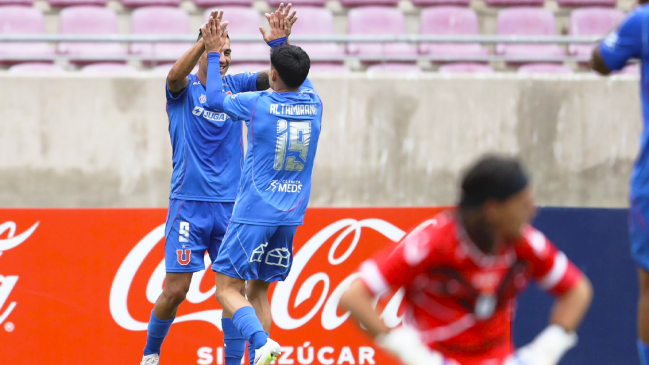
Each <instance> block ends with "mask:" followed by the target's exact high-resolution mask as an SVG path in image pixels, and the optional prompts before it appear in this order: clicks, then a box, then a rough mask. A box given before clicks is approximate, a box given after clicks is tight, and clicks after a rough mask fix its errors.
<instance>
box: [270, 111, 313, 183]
mask: <svg viewBox="0 0 649 365" xmlns="http://www.w3.org/2000/svg"><path fill="white" fill-rule="evenodd" d="M277 134H278V136H277V144H276V145H275V165H274V168H275V170H277V171H281V170H286V171H302V170H304V163H306V158H307V155H308V154H309V142H310V141H311V121H308V120H307V121H303V120H294V121H290V122H289V121H286V120H284V119H280V120H278V121H277ZM287 147H288V150H289V151H293V152H299V156H300V160H302V161H303V162H304V163H302V162H300V161H298V159H297V158H296V157H295V156H288V158H286V148H287ZM284 161H286V163H285V162H284Z"/></svg>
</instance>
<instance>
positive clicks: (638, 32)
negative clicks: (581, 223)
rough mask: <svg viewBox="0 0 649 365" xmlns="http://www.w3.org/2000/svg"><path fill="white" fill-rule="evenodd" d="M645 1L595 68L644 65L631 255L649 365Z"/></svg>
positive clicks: (611, 38)
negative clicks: (637, 62) (633, 62)
mask: <svg viewBox="0 0 649 365" xmlns="http://www.w3.org/2000/svg"><path fill="white" fill-rule="evenodd" d="M646 3H647V1H646V0H644V1H641V2H640V6H638V7H636V8H635V9H634V10H633V11H632V12H631V13H630V14H629V15H628V17H627V18H626V19H625V20H624V22H622V24H621V25H620V26H619V28H618V29H617V30H616V31H614V32H613V33H611V34H609V35H608V36H607V37H606V38H605V39H604V40H603V41H602V42H601V43H600V44H599V46H597V47H596V48H595V50H594V51H593V56H592V60H591V66H592V68H593V69H594V70H595V71H597V72H599V73H600V74H602V75H608V74H610V73H611V71H617V70H621V69H622V68H623V67H624V66H625V65H626V63H627V62H628V61H629V60H630V59H639V60H640V61H641V62H642V78H641V81H640V97H641V99H642V108H643V120H644V123H643V124H644V128H643V132H642V136H641V140H640V155H639V156H638V159H637V160H636V162H635V166H634V168H633V173H632V174H631V192H630V201H631V207H630V214H629V216H630V220H629V234H630V237H631V253H632V255H633V258H634V259H635V261H636V263H637V265H638V276H639V280H640V300H639V303H638V336H639V339H638V351H639V354H640V361H641V363H642V364H643V365H649V226H648V225H647V223H648V222H649V128H648V127H649V126H648V124H649V100H647V97H649V95H648V94H647V92H648V91H649V90H648V89H647V88H648V87H649V5H646Z"/></svg>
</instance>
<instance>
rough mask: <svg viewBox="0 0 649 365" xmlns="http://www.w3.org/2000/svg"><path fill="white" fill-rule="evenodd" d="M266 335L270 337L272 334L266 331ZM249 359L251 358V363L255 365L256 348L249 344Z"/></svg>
mask: <svg viewBox="0 0 649 365" xmlns="http://www.w3.org/2000/svg"><path fill="white" fill-rule="evenodd" d="M266 336H268V337H270V334H269V333H268V332H266ZM248 359H250V365H255V364H254V361H255V348H254V347H253V346H250V345H249V346H248Z"/></svg>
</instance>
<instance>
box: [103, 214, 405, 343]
mask: <svg viewBox="0 0 649 365" xmlns="http://www.w3.org/2000/svg"><path fill="white" fill-rule="evenodd" d="M363 229H371V230H374V231H376V232H377V233H379V234H380V235H382V236H384V237H385V238H387V239H389V240H390V241H392V242H398V241H399V240H401V239H402V238H403V236H404V235H405V232H404V231H403V230H401V229H400V228H399V227H396V226H395V225H393V224H392V223H390V222H387V221H385V220H382V219H363V220H356V219H342V220H339V221H336V222H334V223H331V224H330V225H328V226H326V227H325V228H323V229H322V230H320V231H319V232H317V233H316V234H315V235H313V236H312V237H311V238H310V239H308V240H307V242H306V243H305V244H304V245H303V246H302V247H301V248H300V249H299V250H298V251H297V252H296V253H295V255H294V258H293V266H292V269H291V273H290V275H289V276H288V278H287V280H286V281H284V282H281V283H279V284H277V287H276V288H275V290H274V292H273V294H272V298H271V313H272V317H273V322H274V323H275V325H277V326H278V327H279V328H282V329H287V330H290V329H295V328H299V327H301V326H303V325H305V324H306V323H309V322H310V321H312V320H314V319H315V318H316V317H317V316H318V314H320V315H319V320H320V323H321V326H322V328H323V329H326V330H333V329H336V328H338V327H339V326H341V325H342V324H343V323H344V322H345V321H346V320H347V319H348V317H349V314H348V313H345V314H342V315H339V314H338V313H337V308H338V304H339V301H340V297H341V296H342V294H343V292H344V291H345V290H346V289H347V288H348V286H349V285H350V284H351V282H352V281H353V280H354V279H355V278H357V277H358V274H356V273H353V270H354V269H355V268H351V267H349V268H345V270H349V272H350V274H349V275H348V276H347V277H346V278H345V279H344V280H342V281H340V282H339V283H337V285H336V283H333V282H332V280H331V279H330V276H329V274H328V273H327V272H330V271H329V270H336V269H337V268H336V266H339V265H341V264H343V263H344V262H345V261H347V260H348V258H349V257H350V256H351V255H352V254H353V253H354V251H355V250H356V249H357V247H358V246H359V244H360V243H361V234H362V232H363ZM164 232H165V225H164V224H162V225H160V226H158V227H156V228H155V229H153V230H152V231H151V232H150V233H149V234H147V235H146V236H145V237H144V238H142V239H141V240H140V241H139V242H138V243H137V244H136V245H135V247H133V249H132V250H131V251H130V252H129V254H128V255H127V256H126V258H125V259H124V261H123V262H122V264H121V265H120V267H119V269H118V270H117V274H116V275H115V278H114V280H113V284H112V287H111V291H110V299H109V300H110V312H111V315H112V317H113V319H114V320H115V322H116V323H117V324H118V325H119V326H121V327H122V328H124V329H127V330H130V331H144V330H146V329H147V323H146V322H141V321H139V320H137V319H135V318H133V316H132V315H131V313H130V311H129V308H128V304H127V303H128V297H129V292H130V289H131V287H132V284H133V280H134V278H135V277H136V275H137V274H138V270H139V269H140V267H141V266H142V263H143V262H144V261H145V259H146V258H147V256H148V255H149V254H150V253H151V251H152V250H153V248H154V247H155V246H156V245H157V244H158V243H159V242H160V241H161V240H162V239H163V238H164ZM348 237H349V238H350V239H348ZM332 239H333V242H332V243H331V244H330V246H329V248H328V253H327V264H328V265H330V266H331V268H330V269H329V270H320V272H317V273H315V274H312V275H311V276H309V277H307V278H303V276H304V275H307V274H305V273H306V272H308V270H305V268H307V267H308V266H309V265H310V264H312V260H311V259H312V258H313V256H314V255H315V254H316V253H318V252H322V251H321V250H323V249H326V246H327V245H328V243H329V242H331V241H332ZM206 261H207V263H208V264H209V258H208V257H206ZM319 265H320V266H322V263H319ZM338 270H339V269H338ZM204 275H205V271H201V272H198V273H195V274H194V277H193V279H192V285H191V286H190V289H189V292H188V293H187V301H188V302H190V303H202V302H205V301H207V300H214V294H215V292H216V287H212V288H210V289H209V290H207V291H201V290H200V282H201V280H202V279H203V276H204ZM164 278H165V265H164V259H162V260H161V261H160V263H159V264H158V265H157V266H156V268H155V270H154V271H153V273H151V276H150V277H149V281H148V283H147V286H146V297H147V300H148V301H149V302H151V303H154V302H155V301H156V299H157V298H158V296H159V295H160V293H161V292H162V287H163V283H164ZM298 283H300V284H299V285H298ZM316 286H319V287H320V288H322V290H318V291H317V292H318V293H319V296H318V298H317V301H316V300H315V298H312V296H313V295H314V293H315V291H314V288H315V287H316ZM294 291H297V294H296V295H293V293H294ZM403 296H404V292H403V290H399V291H397V292H396V293H394V294H393V296H392V298H389V299H388V301H387V305H386V306H385V307H384V309H383V318H384V320H385V321H386V323H387V324H388V325H389V326H397V325H398V324H399V323H401V320H402V318H401V317H400V316H399V314H398V313H399V312H398V310H399V308H400V306H401V303H402V301H403ZM292 298H294V300H293V302H291V299H292ZM307 300H308V301H309V302H310V303H311V302H315V304H314V305H313V307H312V308H310V309H309V310H308V311H307V313H306V314H303V315H301V316H296V315H295V314H294V313H295V312H293V314H292V310H293V309H294V308H297V307H298V306H299V305H300V304H302V303H305V302H306V301H307ZM221 313H222V310H220V309H214V310H203V311H199V312H194V313H190V314H185V315H182V316H179V317H177V318H176V319H175V321H174V323H179V322H188V321H204V322H207V323H210V324H212V325H214V326H215V327H216V328H218V329H219V330H220V329H221V322H220V319H221Z"/></svg>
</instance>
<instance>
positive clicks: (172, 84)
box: [167, 39, 205, 92]
mask: <svg viewBox="0 0 649 365" xmlns="http://www.w3.org/2000/svg"><path fill="white" fill-rule="evenodd" d="M204 51H205V44H204V43H203V40H202V39H201V40H199V41H198V42H196V44H194V45H193V46H192V48H191V49H190V50H189V51H187V52H185V54H184V55H183V56H182V57H180V59H179V60H178V61H176V63H174V65H173V67H171V70H169V74H168V75H167V83H168V84H169V90H170V91H171V92H174V91H178V89H180V90H182V89H183V88H184V87H185V86H187V81H186V80H187V76H188V75H189V74H190V73H191V72H192V70H193V69H194V67H195V66H196V64H197V63H198V60H199V59H200V58H201V55H202V54H203V52H204Z"/></svg>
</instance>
